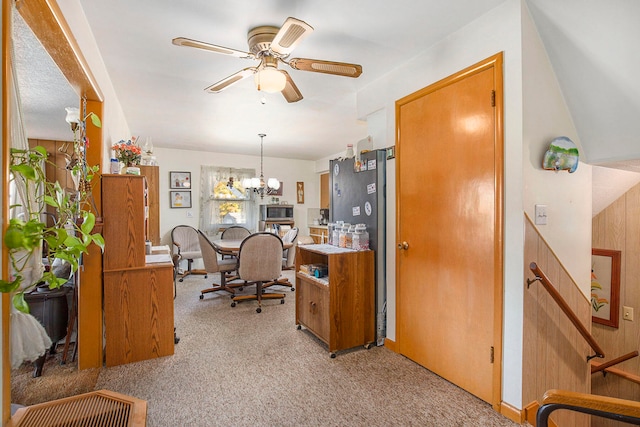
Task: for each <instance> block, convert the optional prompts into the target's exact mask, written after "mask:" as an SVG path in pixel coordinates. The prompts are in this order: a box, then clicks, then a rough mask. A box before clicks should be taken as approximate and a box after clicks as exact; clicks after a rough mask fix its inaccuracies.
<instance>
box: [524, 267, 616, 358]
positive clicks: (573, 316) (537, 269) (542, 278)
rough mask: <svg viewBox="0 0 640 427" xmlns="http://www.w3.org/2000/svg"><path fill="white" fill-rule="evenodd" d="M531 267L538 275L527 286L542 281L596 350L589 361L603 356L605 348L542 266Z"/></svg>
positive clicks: (528, 281)
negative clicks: (583, 322) (603, 348)
mask: <svg viewBox="0 0 640 427" xmlns="http://www.w3.org/2000/svg"><path fill="white" fill-rule="evenodd" d="M529 268H530V269H531V271H533V273H534V274H535V275H536V277H535V279H533V280H531V279H529V278H527V288H528V287H529V286H531V284H532V283H535V282H538V281H539V282H540V283H542V286H544V288H545V289H546V290H547V292H548V293H549V295H551V297H552V298H553V300H554V301H555V302H556V304H558V306H559V307H560V308H561V309H562V311H563V312H564V314H565V315H566V316H567V317H568V318H569V320H570V321H571V323H573V326H575V327H576V329H577V330H578V332H580V335H582V337H583V338H584V339H585V340H586V341H587V343H588V344H589V347H591V348H592V349H593V351H595V354H594V355H593V356H587V362H588V361H589V360H591V359H593V358H594V357H600V358H603V357H604V350H602V348H600V346H599V345H598V343H597V342H596V340H595V338H593V336H592V335H591V333H589V331H588V330H587V328H586V327H585V326H584V325H583V324H582V322H580V319H579V318H578V316H577V315H576V314H575V313H574V312H573V310H571V307H569V304H567V302H566V301H565V300H564V298H562V295H560V293H559V292H558V291H557V290H556V288H555V287H554V286H553V284H552V283H551V281H550V280H549V278H548V277H547V276H546V275H545V274H544V272H543V271H542V270H540V267H538V265H537V264H536V263H535V262H532V263H531V264H529ZM625 360H626V359H625Z"/></svg>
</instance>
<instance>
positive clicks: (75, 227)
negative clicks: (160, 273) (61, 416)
mask: <svg viewBox="0 0 640 427" xmlns="http://www.w3.org/2000/svg"><path fill="white" fill-rule="evenodd" d="M10 156H11V161H10V171H11V174H12V180H19V181H21V182H22V184H23V185H24V187H25V190H26V191H24V196H23V197H24V198H26V200H23V203H24V205H19V206H22V208H23V210H24V217H23V218H12V219H11V220H10V221H9V225H8V228H7V230H6V232H5V235H4V244H5V245H6V247H7V248H8V250H9V260H10V263H11V269H12V272H13V275H12V276H13V277H12V280H10V281H9V280H0V292H5V293H13V297H12V302H13V305H14V306H15V307H16V308H17V309H18V310H20V311H22V312H25V313H28V312H29V307H28V305H27V303H26V301H25V299H24V293H25V292H29V291H30V290H31V289H32V288H33V287H35V286H36V285H37V284H38V283H42V282H45V283H47V284H48V285H49V288H50V289H55V288H58V287H60V286H62V285H63V284H64V283H66V282H67V278H59V277H56V276H55V274H54V273H53V272H52V271H45V272H44V273H43V274H42V276H41V277H39V278H34V279H32V283H26V284H25V283H23V281H24V278H25V276H24V275H23V271H24V269H25V267H26V266H27V265H29V262H30V260H31V257H34V256H42V255H41V248H42V247H43V246H44V248H45V250H44V256H45V257H46V258H47V259H48V261H49V265H50V266H53V261H54V260H55V259H59V260H63V261H66V262H68V263H69V264H70V266H71V271H72V272H73V273H75V272H76V271H77V270H78V267H79V265H80V263H81V259H82V254H85V253H88V251H87V248H88V247H89V246H90V245H91V244H96V245H97V246H98V247H100V249H101V250H104V239H103V238H102V235H100V234H99V233H92V231H93V228H94V226H95V222H96V217H95V215H94V214H93V213H92V212H90V211H88V210H85V207H86V205H87V202H88V198H89V197H90V196H91V195H90V194H89V193H88V192H87V190H86V186H81V187H80V189H79V190H78V191H77V192H76V194H69V193H68V192H66V191H65V190H64V189H63V188H62V187H61V185H60V183H59V182H57V181H56V182H54V183H51V182H47V180H46V176H45V172H44V169H43V168H44V165H45V162H47V161H48V160H47V151H46V150H45V148H44V147H41V146H38V147H35V148H32V149H28V150H24V149H11V152H10ZM76 166H77V167H82V174H83V178H84V180H85V181H86V182H89V181H91V179H92V178H93V176H94V175H95V174H96V173H97V171H98V169H99V167H98V166H93V167H88V166H86V163H85V164H84V165H82V166H78V165H76ZM76 166H74V167H76ZM72 172H73V170H72ZM37 190H40V191H37ZM34 195H35V196H34ZM33 197H35V200H31V199H32V198H33ZM46 206H51V207H53V208H54V209H55V211H56V219H55V223H54V224H53V225H49V226H48V225H47V224H46V223H45V222H43V220H42V215H41V214H42V213H43V212H44V211H45V208H46ZM15 207H17V206H12V207H11V208H15Z"/></svg>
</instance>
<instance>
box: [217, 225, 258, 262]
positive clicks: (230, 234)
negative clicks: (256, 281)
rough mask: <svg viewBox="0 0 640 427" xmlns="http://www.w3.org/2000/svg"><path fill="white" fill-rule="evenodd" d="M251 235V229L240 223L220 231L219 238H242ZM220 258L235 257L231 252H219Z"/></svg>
mask: <svg viewBox="0 0 640 427" xmlns="http://www.w3.org/2000/svg"><path fill="white" fill-rule="evenodd" d="M249 235H251V231H249V230H248V229H247V228H245V227H243V226H241V225H233V226H231V227H229V228H227V229H225V230H224V231H223V232H222V235H221V236H220V238H221V239H222V240H242V239H244V238H245V237H247V236H249ZM220 253H221V254H222V258H235V257H236V254H235V253H233V252H224V251H221V252H220Z"/></svg>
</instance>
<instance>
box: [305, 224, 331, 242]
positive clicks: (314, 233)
mask: <svg viewBox="0 0 640 427" xmlns="http://www.w3.org/2000/svg"><path fill="white" fill-rule="evenodd" d="M328 230H329V229H328V227H326V226H324V227H313V226H311V227H309V236H310V237H311V238H312V239H313V243H327V240H328V236H327V233H328Z"/></svg>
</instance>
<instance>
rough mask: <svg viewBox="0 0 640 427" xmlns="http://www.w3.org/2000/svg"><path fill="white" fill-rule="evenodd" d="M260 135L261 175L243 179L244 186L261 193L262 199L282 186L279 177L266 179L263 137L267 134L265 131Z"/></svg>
mask: <svg viewBox="0 0 640 427" xmlns="http://www.w3.org/2000/svg"><path fill="white" fill-rule="evenodd" d="M258 136H259V137H260V177H259V178H245V179H244V180H242V186H243V187H244V188H246V189H248V190H253V192H255V193H257V194H259V195H260V198H261V199H264V196H265V194H266V195H269V194H272V193H273V192H274V191H276V190H277V189H278V188H280V181H279V180H278V179H277V178H269V179H268V180H267V181H265V180H264V173H263V172H262V165H263V162H264V161H263V158H262V152H263V139H264V137H265V136H267V135H266V134H264V133H260V134H258Z"/></svg>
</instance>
